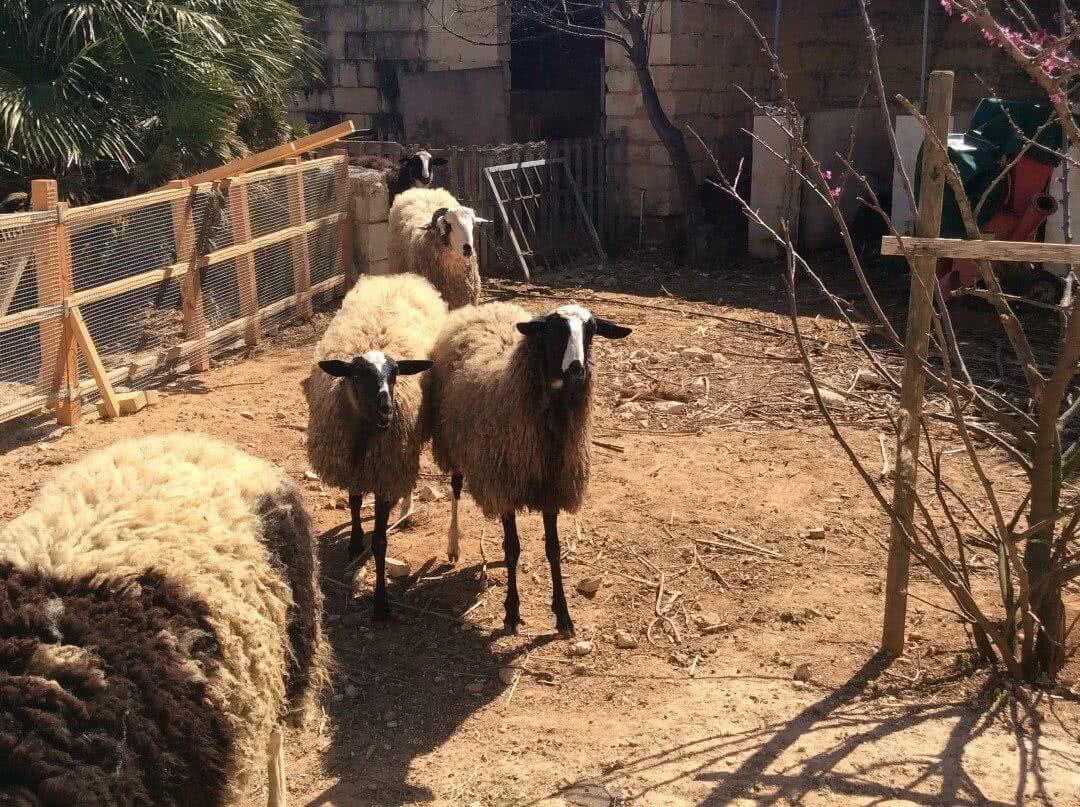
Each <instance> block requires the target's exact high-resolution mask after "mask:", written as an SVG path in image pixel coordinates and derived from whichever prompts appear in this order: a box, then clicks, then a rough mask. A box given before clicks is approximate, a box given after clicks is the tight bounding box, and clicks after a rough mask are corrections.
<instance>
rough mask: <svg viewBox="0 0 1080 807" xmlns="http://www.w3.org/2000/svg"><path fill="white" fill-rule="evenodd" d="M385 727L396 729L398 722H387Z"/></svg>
mask: <svg viewBox="0 0 1080 807" xmlns="http://www.w3.org/2000/svg"><path fill="white" fill-rule="evenodd" d="M386 727H387V728H388V729H396V728H397V727H398V722H397V721H396V720H387V721H386Z"/></svg>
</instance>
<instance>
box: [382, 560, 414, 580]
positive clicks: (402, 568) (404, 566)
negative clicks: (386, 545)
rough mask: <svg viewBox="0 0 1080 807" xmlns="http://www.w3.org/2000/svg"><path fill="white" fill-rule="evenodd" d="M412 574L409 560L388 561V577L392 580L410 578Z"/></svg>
mask: <svg viewBox="0 0 1080 807" xmlns="http://www.w3.org/2000/svg"><path fill="white" fill-rule="evenodd" d="M410 574H412V566H410V565H409V562H408V561H407V560H398V559H397V558H387V559H386V576H387V577H391V578H398V577H408V576H409V575H410Z"/></svg>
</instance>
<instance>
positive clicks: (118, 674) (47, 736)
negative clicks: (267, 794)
mask: <svg viewBox="0 0 1080 807" xmlns="http://www.w3.org/2000/svg"><path fill="white" fill-rule="evenodd" d="M206 617H207V610H206V606H205V604H204V603H202V602H198V601H194V600H192V599H191V598H189V597H187V596H185V595H184V594H183V593H182V592H181V591H180V590H179V588H178V587H177V586H176V585H174V584H173V583H171V582H169V581H168V580H166V579H164V578H163V577H161V576H160V575H158V574H156V573H152V572H147V573H145V574H143V575H142V576H140V577H138V578H127V579H103V578H101V577H97V578H91V577H83V578H79V579H76V580H60V579H56V578H53V577H50V576H48V575H45V574H41V573H39V572H27V571H20V570H17V569H15V568H14V567H13V566H12V565H10V564H0V805H4V807H7V806H8V805H27V807H30V806H31V805H32V807H52V806H53V805H56V807H78V805H125V807H126V806H127V805H140V806H141V805H146V806H147V807H149V806H150V805H156V806H160V805H177V807H179V805H220V804H221V803H222V801H223V798H224V792H225V779H226V764H227V760H228V759H229V756H230V750H231V746H232V736H231V732H230V729H229V726H228V724H227V722H226V720H225V718H224V716H223V715H221V714H219V713H218V712H217V711H216V710H215V709H214V707H213V705H212V704H211V702H210V700H209V698H208V697H207V692H206V685H205V683H202V682H201V681H199V680H193V675H192V669H191V667H189V666H186V664H185V662H186V663H187V664H191V663H192V662H193V663H194V665H195V666H197V667H198V668H199V669H200V670H201V671H202V672H203V673H204V674H210V673H212V672H213V671H214V669H215V668H217V667H218V666H219V665H220V664H221V661H222V653H221V648H220V646H219V644H218V640H217V637H216V636H215V634H214V631H213V629H212V628H211V627H210V624H209V622H208V621H207V618H206ZM39 645H67V646H73V647H75V648H78V649H79V650H80V651H81V650H85V651H87V653H88V657H90V658H93V659H94V662H95V663H94V668H93V669H87V668H86V665H85V664H84V665H78V664H72V665H71V666H67V667H65V666H64V665H60V666H59V667H56V668H54V669H52V670H51V671H50V672H49V677H41V676H38V675H28V674H26V671H27V668H28V667H31V659H32V658H33V656H34V654H35V652H36V651H37V650H38V648H39ZM34 669H36V668H34ZM194 678H197V676H194ZM102 681H104V683H102Z"/></svg>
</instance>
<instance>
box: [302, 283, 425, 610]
mask: <svg viewBox="0 0 1080 807" xmlns="http://www.w3.org/2000/svg"><path fill="white" fill-rule="evenodd" d="M445 317H446V303H445V302H443V299H442V298H441V297H440V296H439V293H438V292H437V291H435V289H434V288H433V287H432V286H431V284H430V283H428V282H427V281H426V280H424V279H423V278H421V277H417V276H416V275H384V276H377V277H369V276H365V277H362V278H361V279H360V282H359V283H358V284H357V285H356V287H355V288H353V290H352V291H350V292H349V293H348V294H347V295H346V297H345V300H344V301H343V302H342V304H341V310H339V311H338V313H337V314H336V315H334V319H333V321H332V322H331V323H330V327H329V328H327V329H326V333H325V334H324V335H323V338H322V339H321V340H319V343H318V345H316V346H315V362H314V366H313V367H312V370H311V375H310V376H309V377H308V378H307V379H306V380H305V381H304V395H305V396H306V398H307V402H308V409H309V415H308V430H307V448H308V459H309V460H310V462H311V467H312V468H313V469H314V470H315V472H316V473H317V474H318V475H319V478H320V479H322V480H323V481H324V482H325V483H327V484H328V485H334V486H335V487H339V488H342V489H344V490H347V491H349V511H350V513H351V517H352V534H351V537H350V540H349V555H350V557H353V558H356V557H358V556H359V555H361V554H362V553H363V550H364V531H363V528H362V527H361V525H360V508H361V506H362V504H363V496H364V494H365V493H368V492H371V493H374V494H375V527H374V532H373V533H372V550H373V552H374V555H375V570H376V584H375V617H376V619H386V618H387V617H388V616H389V603H388V601H387V598H386V580H385V575H386V573H385V566H386V532H387V526H388V525H387V521H388V518H389V515H390V509H391V508H392V507H393V506H394V503H395V502H397V501H398V500H400V499H404V500H405V501H404V504H403V506H402V509H401V512H402V516H403V517H404V516H405V515H408V513H409V511H410V510H411V507H412V490H413V487H414V485H415V484H416V475H417V473H418V471H419V468H420V450H421V448H422V447H423V444H424V441H425V439H426V438H425V434H424V433H423V432H422V428H421V426H422V421H421V405H422V397H421V389H420V382H419V380H418V379H416V378H412V377H411V376H413V375H415V374H417V373H421V372H423V371H424V370H426V369H428V368H429V367H430V366H431V362H430V361H428V353H429V351H430V349H431V345H432V343H433V342H434V341H435V336H436V334H437V333H438V330H439V328H440V327H441V325H442V323H443V320H444V319H445Z"/></svg>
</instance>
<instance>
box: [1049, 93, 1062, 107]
mask: <svg viewBox="0 0 1080 807" xmlns="http://www.w3.org/2000/svg"><path fill="white" fill-rule="evenodd" d="M1050 101H1051V103H1054V104H1064V103H1065V93H1063V92H1056V93H1054V94H1053V95H1051V96H1050Z"/></svg>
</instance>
